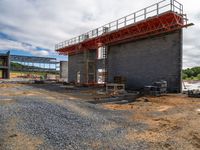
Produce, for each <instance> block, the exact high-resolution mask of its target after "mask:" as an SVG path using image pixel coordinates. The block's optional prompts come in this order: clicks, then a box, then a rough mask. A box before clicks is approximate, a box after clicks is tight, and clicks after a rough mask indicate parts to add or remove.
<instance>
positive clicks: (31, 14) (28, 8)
mask: <svg viewBox="0 0 200 150" xmlns="http://www.w3.org/2000/svg"><path fill="white" fill-rule="evenodd" d="M159 1H160V0H148V1H146V0H140V1H138V0H123V2H122V1H121V0H109V1H108V0H101V1H99V0H84V1H82V0H73V1H72V0H0V52H2V51H7V50H11V53H12V54H20V55H29V56H45V57H46V56H49V57H56V58H58V60H67V57H66V56H59V55H58V54H57V53H56V52H55V50H54V46H55V44H56V43H59V42H62V41H64V40H67V39H70V38H72V37H74V36H77V35H79V34H82V33H85V32H87V31H89V30H91V29H94V28H96V27H99V26H101V25H103V24H105V23H108V22H110V21H113V20H116V19H118V18H120V17H123V16H125V15H127V14H130V13H132V12H134V11H137V10H138V9H142V8H144V7H146V6H149V5H151V4H153V3H156V2H159ZM178 1H179V2H181V3H182V4H183V5H184V10H185V13H186V14H187V15H188V18H189V19H190V21H189V22H193V23H195V26H193V27H190V28H188V29H184V43H183V51H184V55H183V65H184V68H187V67H193V66H199V65H200V44H199V43H200V42H199V39H200V23H199V20H200V1H198V0H190V1H188V0H178Z"/></svg>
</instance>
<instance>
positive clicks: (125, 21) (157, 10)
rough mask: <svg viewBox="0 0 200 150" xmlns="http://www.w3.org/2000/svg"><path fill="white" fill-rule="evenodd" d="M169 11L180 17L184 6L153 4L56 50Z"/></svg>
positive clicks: (166, 0) (170, 0)
mask: <svg viewBox="0 0 200 150" xmlns="http://www.w3.org/2000/svg"><path fill="white" fill-rule="evenodd" d="M168 11H172V12H176V13H178V14H179V15H183V5H182V4H181V3H179V2H178V1H176V0H163V1H161V2H159V3H156V4H153V5H151V6H149V7H146V8H144V9H141V10H139V11H136V12H134V13H132V14H130V15H127V16H125V17H122V18H120V19H118V20H115V21H112V22H110V23H108V24H106V25H104V26H101V27H99V28H96V29H94V30H91V31H89V32H87V33H85V34H82V35H79V36H77V37H75V38H72V39H70V40H66V41H64V42H61V43H58V44H56V45H55V49H56V50H58V49H62V48H64V47H67V46H71V45H74V44H78V43H81V42H84V41H86V40H88V39H92V38H96V37H99V36H101V35H103V34H106V33H109V32H113V31H116V30H118V29H121V28H124V27H126V26H128V25H131V24H134V23H136V22H139V21H143V20H146V19H148V18H150V17H154V16H157V15H160V14H162V13H164V12H168Z"/></svg>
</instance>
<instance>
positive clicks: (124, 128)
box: [0, 87, 148, 150]
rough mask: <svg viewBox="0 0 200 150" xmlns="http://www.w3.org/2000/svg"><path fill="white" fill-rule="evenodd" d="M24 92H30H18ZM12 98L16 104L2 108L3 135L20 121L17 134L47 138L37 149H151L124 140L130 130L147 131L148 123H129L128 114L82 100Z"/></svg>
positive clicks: (0, 113) (1, 130)
mask: <svg viewBox="0 0 200 150" xmlns="http://www.w3.org/2000/svg"><path fill="white" fill-rule="evenodd" d="M22 89H28V90H31V88H30V87H20V88H17V89H16V90H22ZM4 98H10V97H5V96H4ZM12 99H14V100H15V103H11V104H9V105H0V127H1V129H0V134H1V135H3V134H4V132H5V128H6V127H5V126H6V123H7V122H8V121H9V119H11V118H19V120H20V121H19V122H18V123H17V125H16V130H17V131H19V132H22V133H25V134H27V135H30V136H33V137H41V138H42V139H44V142H43V143H42V144H40V145H38V149H56V150H58V149H67V150H74V149H75V150H78V149H81V150H90V149H102V150H104V149H115V150H118V149H119V150H122V149H134V150H137V149H138V150H141V149H148V144H147V143H145V142H144V141H135V142H134V143H133V142H130V141H128V140H127V139H126V138H124V137H125V135H126V134H127V132H128V131H129V130H135V131H141V132H142V131H144V130H145V129H146V128H147V126H146V125H145V124H141V123H138V122H133V121H131V122H128V121H127V118H124V116H128V115H129V112H126V111H124V112H123V111H121V112H119V111H111V110H105V109H103V108H101V105H94V104H90V103H85V102H84V103H82V102H80V101H69V100H65V101H63V102H62V103H55V102H52V101H50V100H48V98H45V97H41V96H23V95H21V96H14V97H12ZM2 137H3V136H2ZM0 140H2V139H1V138H0ZM0 144H3V143H1V142H0ZM0 146H1V145H0ZM0 149H1V148H0ZM10 149H12V147H10Z"/></svg>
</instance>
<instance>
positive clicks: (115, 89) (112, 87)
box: [106, 83, 126, 95]
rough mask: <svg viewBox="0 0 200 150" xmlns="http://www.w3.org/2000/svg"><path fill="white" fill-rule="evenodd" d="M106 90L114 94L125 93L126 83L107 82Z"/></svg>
mask: <svg viewBox="0 0 200 150" xmlns="http://www.w3.org/2000/svg"><path fill="white" fill-rule="evenodd" d="M106 92H107V93H110V94H112V95H118V94H123V93H125V92H126V91H125V84H116V83H110V84H106Z"/></svg>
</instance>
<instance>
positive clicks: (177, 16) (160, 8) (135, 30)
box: [55, 0, 187, 54]
mask: <svg viewBox="0 0 200 150" xmlns="http://www.w3.org/2000/svg"><path fill="white" fill-rule="evenodd" d="M175 25H179V27H183V26H184V25H187V17H186V15H184V14H183V5H182V4H180V3H179V2H177V1H176V0H169V1H168V0H163V1H161V2H159V3H156V4H153V5H151V6H149V7H146V8H144V9H141V10H139V11H137V12H134V13H132V14H130V15H127V16H125V17H122V18H120V19H118V20H116V21H112V22H110V23H108V24H106V25H104V26H101V27H99V28H97V29H94V30H91V31H89V32H87V33H85V34H82V35H80V36H78V37H75V38H72V39H70V40H67V41H64V42H61V43H59V44H56V45H55V49H56V51H58V52H59V53H60V54H72V53H74V52H75V51H76V52H77V51H78V50H79V51H80V49H82V50H84V48H85V49H86V48H89V49H92V48H96V47H97V44H101V43H102V44H104V45H105V44H109V43H113V42H117V41H119V40H124V39H127V38H129V36H131V37H133V36H137V37H139V36H142V35H143V34H144V33H149V32H153V31H156V30H157V31H158V30H160V29H162V28H168V31H169V30H172V29H173V28H175ZM126 29H128V30H126ZM144 30H145V31H144ZM135 38H136V37H135Z"/></svg>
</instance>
